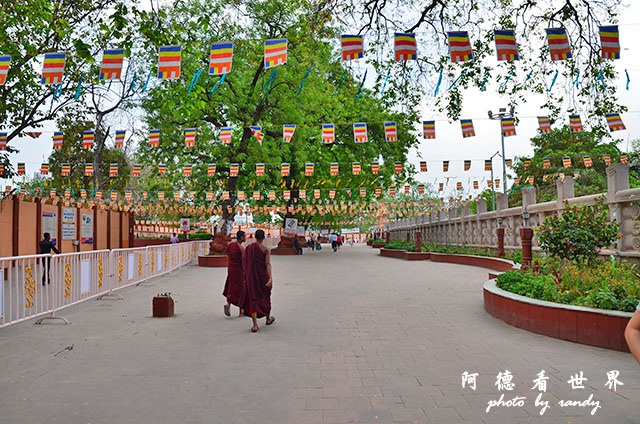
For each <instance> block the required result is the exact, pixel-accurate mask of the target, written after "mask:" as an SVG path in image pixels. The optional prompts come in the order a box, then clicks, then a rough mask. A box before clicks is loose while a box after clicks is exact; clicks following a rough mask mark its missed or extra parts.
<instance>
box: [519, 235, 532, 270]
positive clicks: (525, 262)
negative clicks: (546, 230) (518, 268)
mask: <svg viewBox="0 0 640 424" xmlns="http://www.w3.org/2000/svg"><path fill="white" fill-rule="evenodd" d="M520 239H521V240H522V269H528V268H529V267H530V266H531V240H532V239H533V230H532V229H531V228H529V227H524V228H520Z"/></svg>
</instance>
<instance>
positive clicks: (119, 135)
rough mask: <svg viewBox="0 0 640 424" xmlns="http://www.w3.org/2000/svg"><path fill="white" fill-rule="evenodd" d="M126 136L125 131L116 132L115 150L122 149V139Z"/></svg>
mask: <svg viewBox="0 0 640 424" xmlns="http://www.w3.org/2000/svg"><path fill="white" fill-rule="evenodd" d="M126 134H127V131H126V130H117V131H116V149H122V148H123V147H124V137H125V135H126Z"/></svg>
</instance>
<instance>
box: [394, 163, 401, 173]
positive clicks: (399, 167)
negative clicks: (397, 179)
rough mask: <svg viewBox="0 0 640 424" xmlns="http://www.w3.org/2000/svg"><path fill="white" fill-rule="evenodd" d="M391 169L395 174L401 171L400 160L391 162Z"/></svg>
mask: <svg viewBox="0 0 640 424" xmlns="http://www.w3.org/2000/svg"><path fill="white" fill-rule="evenodd" d="M393 169H394V171H395V173H396V174H400V173H402V162H395V163H394V164H393Z"/></svg>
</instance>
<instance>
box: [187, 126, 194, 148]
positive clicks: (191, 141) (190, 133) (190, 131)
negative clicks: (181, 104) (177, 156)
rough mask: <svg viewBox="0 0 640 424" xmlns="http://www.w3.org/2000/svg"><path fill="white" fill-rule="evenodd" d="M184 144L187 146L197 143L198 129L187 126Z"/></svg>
mask: <svg viewBox="0 0 640 424" xmlns="http://www.w3.org/2000/svg"><path fill="white" fill-rule="evenodd" d="M184 144H185V146H187V147H193V146H195V144H196V129H195V128H187V129H186V130H184Z"/></svg>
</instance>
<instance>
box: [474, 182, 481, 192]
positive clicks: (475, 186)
mask: <svg viewBox="0 0 640 424" xmlns="http://www.w3.org/2000/svg"><path fill="white" fill-rule="evenodd" d="M478 188H480V183H478V181H477V180H476V181H474V182H473V189H474V190H477V189H478Z"/></svg>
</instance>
